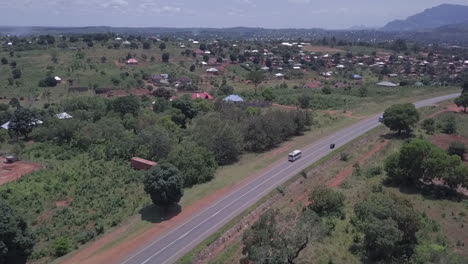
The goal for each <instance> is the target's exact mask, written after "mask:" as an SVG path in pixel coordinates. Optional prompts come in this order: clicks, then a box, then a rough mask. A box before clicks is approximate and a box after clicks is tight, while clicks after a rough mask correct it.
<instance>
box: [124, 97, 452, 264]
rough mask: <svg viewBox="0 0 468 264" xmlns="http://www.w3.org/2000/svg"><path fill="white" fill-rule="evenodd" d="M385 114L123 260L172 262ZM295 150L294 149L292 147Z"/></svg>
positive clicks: (317, 145) (307, 151)
mask: <svg viewBox="0 0 468 264" xmlns="http://www.w3.org/2000/svg"><path fill="white" fill-rule="evenodd" d="M457 96H459V94H450V95H446V96H440V97H435V98H431V99H427V100H423V101H419V102H416V103H414V104H415V105H416V107H417V108H420V107H424V106H429V105H432V104H435V103H438V102H441V101H445V100H449V99H453V98H455V97H457ZM380 115H381V114H378V115H375V116H372V117H370V118H368V119H365V120H362V121H360V122H358V123H356V124H354V125H352V126H350V127H347V128H344V129H342V130H339V131H337V132H336V133H334V134H332V135H330V136H328V137H326V138H323V139H320V140H319V141H317V142H314V143H312V144H311V145H309V146H307V147H305V148H303V149H302V158H300V159H299V160H297V161H295V162H289V161H288V159H287V156H285V157H284V162H282V163H279V164H278V165H276V166H273V167H271V168H269V169H268V170H266V171H265V173H263V174H262V175H259V176H258V177H256V178H254V179H252V180H251V181H250V182H248V183H246V184H245V185H243V186H240V187H239V188H237V189H236V190H234V191H232V192H231V193H229V194H227V195H226V196H224V197H223V198H221V199H219V200H218V201H216V202H214V203H213V204H211V205H210V206H209V207H207V208H205V209H203V210H201V211H200V212H198V213H197V214H195V215H194V216H192V217H191V218H189V219H187V221H186V222H184V223H182V224H180V225H178V226H176V227H174V228H173V229H172V230H170V231H168V232H167V233H166V234H165V235H163V236H160V237H156V238H155V239H154V240H153V241H151V242H149V243H148V244H147V245H146V246H145V247H143V248H141V249H140V250H139V251H136V252H133V253H132V254H131V255H130V256H128V257H127V259H124V260H122V262H120V263H121V264H150V263H151V264H169V263H174V262H176V261H177V260H178V259H179V258H180V257H182V256H183V255H184V254H186V253H187V252H188V251H190V250H191V249H192V248H194V247H196V246H197V245H198V244H199V243H200V242H202V241H203V240H204V239H206V238H207V237H208V236H210V235H211V234H213V233H215V232H216V231H217V230H218V229H220V228H221V227H223V226H224V225H225V224H227V223H228V222H229V221H230V220H231V219H233V218H234V217H236V216H237V215H239V214H241V213H242V212H243V211H244V210H246V209H247V208H249V207H250V206H252V205H253V204H254V203H255V202H257V201H258V200H259V199H260V198H262V197H263V196H264V195H266V194H267V193H268V192H270V191H271V190H273V189H274V188H276V187H277V186H279V185H281V184H282V183H284V182H285V181H287V180H288V179H290V178H291V177H293V176H295V175H297V174H298V173H300V172H301V171H302V170H303V169H305V168H307V167H308V166H310V165H312V164H313V163H315V162H317V161H318V160H320V159H322V158H323V157H325V156H326V155H328V154H329V153H331V152H332V151H333V150H332V149H330V144H332V143H334V144H336V148H339V147H341V146H343V145H345V144H347V143H349V142H351V141H352V140H354V139H356V138H357V137H359V136H361V135H363V134H365V133H366V132H368V131H370V130H372V129H374V128H376V127H378V126H379V125H381V124H380V123H379V122H378V117H379V116H380ZM291 151H293V149H291Z"/></svg>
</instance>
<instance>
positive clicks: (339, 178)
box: [326, 140, 388, 188]
mask: <svg viewBox="0 0 468 264" xmlns="http://www.w3.org/2000/svg"><path fill="white" fill-rule="evenodd" d="M387 144H388V141H387V140H385V141H384V142H382V143H380V144H379V145H377V146H375V147H374V148H373V149H372V150H371V151H369V152H368V153H367V154H366V155H364V156H362V157H361V158H360V159H359V160H358V162H359V164H364V163H365V162H366V161H367V160H368V159H370V158H371V157H372V156H374V155H375V154H376V153H377V152H379V151H380V150H381V149H382V148H383V147H385V146H386V145H387ZM352 173H353V166H348V167H347V168H346V169H344V170H342V171H341V172H340V173H338V174H337V175H336V176H335V177H333V178H332V179H331V180H329V181H328V182H327V183H326V186H327V187H329V188H335V187H338V186H339V185H340V184H342V183H343V182H344V181H345V180H346V178H347V177H348V176H350V175H351V174H352Z"/></svg>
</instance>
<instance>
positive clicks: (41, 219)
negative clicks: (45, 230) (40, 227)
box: [37, 210, 54, 224]
mask: <svg viewBox="0 0 468 264" xmlns="http://www.w3.org/2000/svg"><path fill="white" fill-rule="evenodd" d="M53 215H54V211H53V210H47V211H44V212H43V213H42V214H41V215H39V216H38V217H37V223H38V224H42V223H44V222H45V221H46V220H47V219H49V218H51V217H52V216H53Z"/></svg>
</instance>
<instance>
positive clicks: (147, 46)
mask: <svg viewBox="0 0 468 264" xmlns="http://www.w3.org/2000/svg"><path fill="white" fill-rule="evenodd" d="M163 43H164V42H163ZM161 44H162V43H161ZM143 49H151V42H149V41H145V42H143ZM161 50H163V49H161Z"/></svg>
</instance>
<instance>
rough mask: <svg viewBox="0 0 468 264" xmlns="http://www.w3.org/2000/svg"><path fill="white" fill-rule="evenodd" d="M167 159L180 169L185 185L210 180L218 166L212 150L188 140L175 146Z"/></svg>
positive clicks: (189, 185) (188, 185)
mask: <svg viewBox="0 0 468 264" xmlns="http://www.w3.org/2000/svg"><path fill="white" fill-rule="evenodd" d="M167 160H168V161H169V162H170V163H172V164H174V166H176V167H177V168H178V169H179V170H180V172H181V174H182V177H183V179H184V185H185V187H191V186H193V185H195V184H200V183H205V182H208V181H210V180H211V179H213V177H214V173H215V171H216V169H217V168H218V164H217V163H216V160H215V158H214V154H213V153H212V152H210V151H208V150H207V149H206V148H205V147H202V146H200V145H198V144H197V143H195V142H193V141H189V140H184V141H183V142H182V143H181V144H179V145H178V146H177V147H175V148H174V149H173V150H172V151H171V153H169V156H168V157H167Z"/></svg>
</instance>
